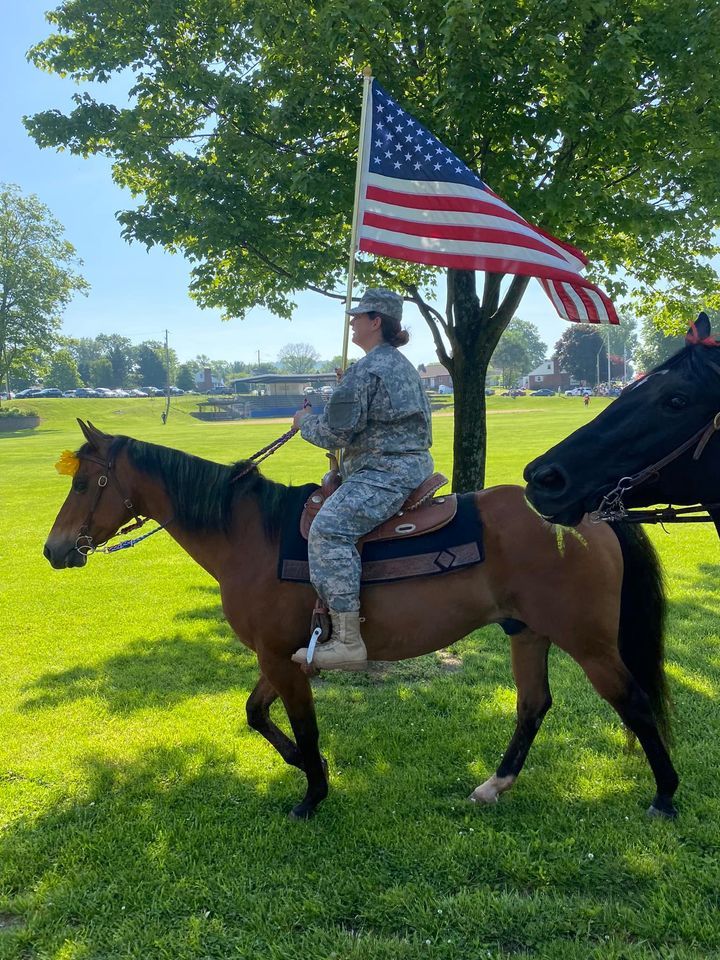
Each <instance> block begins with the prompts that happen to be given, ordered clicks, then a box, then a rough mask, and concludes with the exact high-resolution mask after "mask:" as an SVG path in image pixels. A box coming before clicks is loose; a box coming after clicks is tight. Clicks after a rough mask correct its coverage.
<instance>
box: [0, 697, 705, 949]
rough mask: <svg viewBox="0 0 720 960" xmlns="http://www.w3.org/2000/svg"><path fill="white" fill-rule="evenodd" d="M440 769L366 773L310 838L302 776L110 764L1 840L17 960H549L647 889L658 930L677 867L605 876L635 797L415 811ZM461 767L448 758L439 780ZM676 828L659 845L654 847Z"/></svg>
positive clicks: (229, 766) (550, 795)
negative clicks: (502, 947) (356, 941)
mask: <svg viewBox="0 0 720 960" xmlns="http://www.w3.org/2000/svg"><path fill="white" fill-rule="evenodd" d="M340 718H341V712H340V711H338V712H337V713H336V715H335V717H334V719H336V720H340ZM348 736H349V734H347V733H346V734H338V736H337V739H338V741H339V740H342V739H347V737H348ZM424 751H425V756H424V757H422V756H420V754H421V753H422V750H421V746H420V745H419V744H418V743H417V741H415V748H414V750H411V751H410V754H411V755H410V756H409V757H408V765H409V766H408V767H407V768H406V769H405V771H404V773H403V772H398V773H396V776H395V779H396V780H397V781H398V782H397V783H395V784H391V783H388V782H387V777H386V778H384V779H383V778H382V777H381V776H379V775H378V772H377V771H375V770H370V769H367V768H365V769H363V768H362V767H361V768H360V769H358V770H356V771H355V772H354V773H353V775H352V778H351V779H350V778H344V777H339V778H337V780H336V784H335V790H334V792H333V794H332V795H331V799H329V800H328V801H327V802H326V805H325V806H324V807H323V808H322V809H321V812H320V814H319V815H318V817H317V818H316V819H315V820H314V821H313V822H311V823H309V824H292V823H289V822H288V821H287V819H286V818H285V816H284V814H285V812H286V810H287V809H288V808H289V806H290V805H291V804H292V803H293V802H295V801H296V800H297V799H298V797H299V796H300V794H301V792H302V776H301V774H299V773H298V772H297V771H293V770H291V769H290V768H287V767H284V766H283V765H282V764H278V765H277V766H273V767H272V769H271V770H269V771H268V770H267V769H262V770H261V771H259V772H258V773H257V774H254V773H248V772H247V769H246V767H244V766H242V765H241V764H239V763H238V761H237V760H236V758H235V757H234V755H233V754H231V753H228V752H223V751H222V750H221V749H218V748H216V747H213V746H211V745H209V744H207V743H205V744H195V745H193V744H187V745H184V746H183V747H174V748H159V749H151V750H147V751H146V752H145V753H143V754H142V755H141V756H139V757H138V758H137V759H136V760H135V761H131V762H126V763H109V762H108V761H107V760H106V759H104V758H101V757H90V758H88V759H87V761H86V770H85V779H84V783H83V785H82V787H81V788H80V792H79V795H76V796H74V797H72V798H64V799H63V800H62V801H60V802H58V803H57V805H56V806H55V807H53V808H52V809H49V810H47V811H46V812H45V813H43V814H41V815H39V816H37V818H35V819H32V820H31V819H29V818H28V819H27V820H19V821H17V822H15V823H13V824H10V825H9V826H8V828H7V829H6V830H5V831H4V833H3V834H2V835H0V889H2V890H3V891H4V898H5V899H4V900H2V901H0V907H2V909H3V910H6V911H8V913H7V915H8V916H10V917H13V918H17V921H16V922H15V923H14V925H12V926H11V927H9V928H8V930H7V932H6V933H5V934H4V936H6V937H7V938H8V942H11V941H12V942H13V944H14V945H16V946H17V951H18V952H17V954H15V955H17V956H24V955H26V953H24V952H23V951H31V953H32V955H43V956H45V955H47V956H50V955H53V956H54V955H60V951H61V949H62V951H63V955H68V956H70V955H76V954H75V951H79V952H78V953H77V955H82V956H88V957H100V956H120V955H122V956H124V957H138V958H139V957H151V956H152V957H154V956H173V957H182V958H186V957H187V958H191V957H200V956H203V957H204V956H207V957H217V958H220V957H226V956H243V957H248V958H250V957H252V958H255V957H257V958H258V960H259V958H260V957H265V956H273V957H278V958H280V957H282V958H286V957H287V958H288V960H289V958H291V957H295V956H300V955H313V956H330V955H331V954H332V953H333V952H334V951H337V950H340V951H341V952H340V953H338V955H343V956H344V955H348V954H347V951H348V950H349V948H350V947H351V946H352V940H348V939H347V933H348V931H350V932H351V933H352V935H353V936H355V932H359V934H361V935H362V936H366V937H376V938H377V939H378V940H379V941H382V942H386V943H387V952H384V951H383V952H379V951H378V952H373V951H368V953H364V952H360V953H357V954H355V953H353V955H358V956H368V957H370V956H372V957H376V956H377V957H383V958H386V957H391V956H398V953H394V952H393V938H395V937H403V938H408V937H409V938H410V939H412V938H413V937H414V936H415V935H416V932H419V933H420V937H421V938H422V939H420V940H419V945H421V944H422V943H423V942H424V938H426V937H433V938H434V937H436V936H440V935H442V936H443V937H446V936H447V935H448V934H445V933H443V932H442V931H443V930H444V929H445V928H446V925H449V929H450V930H451V931H452V937H453V938H454V943H455V950H456V951H458V952H455V951H449V952H448V953H447V956H448V957H457V956H470V955H475V953H474V952H473V951H475V950H477V947H478V945H479V944H483V943H487V944H492V943H493V941H494V940H496V939H497V938H498V937H502V939H503V941H504V942H505V943H510V942H512V943H516V944H517V946H518V947H519V948H521V949H522V948H528V949H529V948H530V946H531V945H532V944H533V942H537V938H536V936H534V934H533V933H532V931H531V930H530V929H528V927H527V924H528V923H531V925H532V923H540V920H541V919H542V922H543V923H545V922H546V920H547V918H549V917H558V916H560V917H561V919H562V924H561V926H560V928H559V929H558V930H557V931H556V935H557V936H560V937H561V938H562V937H570V938H572V936H573V933H572V930H573V929H574V926H573V923H571V922H569V921H570V918H571V917H574V916H575V915H576V914H578V913H579V915H580V916H583V915H587V914H588V912H589V913H590V914H592V915H594V916H598V913H599V911H601V910H602V909H604V905H606V904H607V903H608V902H609V901H610V900H612V898H619V897H621V896H622V894H623V890H624V888H625V887H626V885H628V884H629V885H630V886H631V889H632V895H633V903H634V904H637V905H638V906H639V912H640V909H641V908H642V905H643V903H645V902H648V903H649V902H651V901H652V897H653V895H654V894H655V892H656V891H657V889H658V887H659V886H661V884H662V883H663V882H665V881H666V880H667V878H666V877H664V876H663V868H666V867H667V863H666V859H667V854H666V853H665V852H663V850H662V849H661V850H660V854H662V856H660V857H659V859H658V860H657V862H655V861H654V860H653V858H652V855H651V854H650V853H649V854H648V856H647V857H641V856H640V855H639V854H638V853H637V849H636V845H637V837H636V835H635V834H634V833H633V832H632V831H631V830H630V829H629V828H628V827H627V826H626V827H625V829H624V830H623V829H622V828H620V827H616V828H615V835H614V837H613V839H612V841H611V842H609V843H608V845H607V847H606V849H605V853H604V858H603V860H602V862H600V861H601V856H600V850H599V848H598V846H597V845H596V844H597V842H598V838H597V836H596V835H595V836H593V835H592V833H590V836H588V833H587V829H588V828H586V827H585V826H583V818H585V817H587V818H588V820H590V821H596V822H598V823H601V824H603V828H604V829H606V830H607V829H608V825H609V824H611V823H612V822H613V821H614V820H615V818H616V815H617V810H618V808H619V807H620V808H623V809H627V808H628V798H627V796H625V797H622V796H621V797H620V801H618V797H617V796H614V797H603V798H600V799H596V800H594V801H593V802H588V801H580V800H578V799H575V800H574V801H570V802H568V800H567V798H565V797H563V796H562V791H561V789H560V787H561V784H560V783H559V782H558V781H557V780H554V779H553V778H544V780H543V783H542V786H541V789H540V790H538V789H536V790H535V791H531V792H529V795H528V796H526V797H525V798H524V799H521V800H519V802H513V803H510V804H506V805H500V806H498V807H497V808H492V809H485V808H482V809H476V808H474V807H471V806H470V805H469V804H463V803H462V802H458V803H457V806H451V805H450V804H449V803H448V802H447V800H446V799H445V798H443V797H437V796H433V793H432V792H428V793H426V794H423V795H420V793H419V790H418V786H417V783H416V789H415V790H414V791H413V792H410V791H409V788H410V787H411V786H412V782H413V780H415V781H417V780H418V773H420V779H421V780H422V783H421V784H420V788H421V789H422V790H423V791H424V790H426V789H427V788H428V786H430V787H432V785H433V783H434V779H433V778H432V777H431V778H430V779H429V780H428V779H427V778H424V779H423V778H422V773H421V771H422V768H421V767H420V766H415V767H413V766H411V765H412V764H415V763H417V761H419V760H420V761H421V762H422V761H423V760H424V762H425V763H426V764H427V760H428V757H427V747H425V748H424ZM413 754H414V755H413ZM361 759H362V758H361ZM460 759H461V758H460V757H459V756H458V752H457V750H456V747H455V745H454V744H452V743H450V744H449V745H446V746H445V749H444V751H443V756H442V759H441V761H440V763H439V764H438V769H439V771H440V772H441V773H442V775H443V776H445V775H446V773H447V771H446V769H445V768H446V767H447V766H448V764H449V763H454V764H457V763H458V761H459V760H460ZM553 784H555V786H554V787H553ZM454 789H455V792H456V793H457V790H458V786H457V784H454ZM548 811H549V812H550V816H548ZM618 819H621V818H618ZM633 819H635V818H633ZM658 826H659V825H657V824H655V825H648V826H647V831H648V834H649V837H655V838H657V837H658V830H657V827H658ZM643 829H645V827H643ZM651 830H652V832H651ZM661 837H662V831H661ZM649 846H650V847H651V848H652V842H650V841H649ZM588 849H595V850H596V851H598V855H597V859H598V862H597V863H595V862H594V859H593V860H590V859H589V858H588V855H587V851H588ZM700 886H702V883H700ZM713 890H714V887H713ZM695 894H696V896H698V897H699V898H702V897H704V896H705V891H704V889H702V890H699V889H697V888H696V889H695ZM538 897H539V898H540V900H539V902H536V898H538ZM550 902H551V904H552V905H549V904H550ZM439 905H442V906H439ZM536 907H541V908H542V909H541V912H543V914H544V915H543V917H542V918H540V915H539V914H538V911H537V909H536ZM443 914H444V916H442V917H441V916H440V915H443ZM623 923H627V918H626V917H624V918H622V920H621V922H620V925H621V926H622V924H623ZM551 926H552V925H551ZM308 931H309V932H310V934H311V942H312V943H313V944H314V946H315V953H312V954H307V953H306V950H304V949H303V940H304V937H305V936H306V932H308ZM563 931H564V932H563ZM655 936H657V937H662V930H661V929H658V930H657V931H656V934H655ZM326 940H327V941H328V942H327V945H326V946H325V941H326ZM441 942H444V941H441ZM1 947H2V944H1V943H0V948H1ZM343 949H345V951H346V952H345V953H343V952H342V950H343ZM323 951H324V952H323ZM400 955H402V956H410V954H400ZM8 956H10V954H8ZM412 956H413V957H414V956H415V954H414V953H412ZM442 956H443V957H444V956H445V954H442Z"/></svg>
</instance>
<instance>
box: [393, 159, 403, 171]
mask: <svg viewBox="0 0 720 960" xmlns="http://www.w3.org/2000/svg"><path fill="white" fill-rule="evenodd" d="M401 166H402V164H401V163H400V161H399V160H396V161H395V163H394V164H393V167H395V169H396V170H399V169H400V167H401Z"/></svg>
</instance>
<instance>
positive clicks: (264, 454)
mask: <svg viewBox="0 0 720 960" xmlns="http://www.w3.org/2000/svg"><path fill="white" fill-rule="evenodd" d="M307 409H312V404H311V403H310V402H309V401H308V399H307V397H306V398H305V400H304V401H303V410H307ZM299 429H300V428H299V427H291V428H290V429H289V430H288V431H286V432H285V433H283V434H282V436H280V437H278V438H277V439H276V440H273V441H272V443H269V444H268V445H267V446H266V447H263V448H262V449H261V450H257V451H256V452H255V453H253V454H252V455H251V456H249V457H248V463H247V466H245V467H243V469H242V470H241V471H240V473H236V474H235V476H234V477H231V478H230V483H235V481H236V480H240V479H241V478H242V477H246V476H247V475H248V474H249V473H250V472H251V471H252V470H254V469H255V467H257V465H258V464H259V463H262V462H263V460H267V458H268V457H271V456H272V455H273V454H274V453H276V452H277V451H278V450H279V449H280V447H282V445H283V444H285V443H287V442H288V440H292V438H293V437H294V436H295V434H296V433H298V431H299Z"/></svg>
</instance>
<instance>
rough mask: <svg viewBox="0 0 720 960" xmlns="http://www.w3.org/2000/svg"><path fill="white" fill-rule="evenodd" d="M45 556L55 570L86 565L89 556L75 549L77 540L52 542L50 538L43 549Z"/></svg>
mask: <svg viewBox="0 0 720 960" xmlns="http://www.w3.org/2000/svg"><path fill="white" fill-rule="evenodd" d="M43 556H44V557H45V559H46V560H48V561H49V562H50V566H51V567H53V568H54V569H55V570H64V569H65V568H66V567H84V566H85V564H86V563H87V557H86V556H84V555H83V554H82V553H80V551H79V550H76V549H75V541H74V540H73V541H72V543H68V541H67V540H62V541H55V542H52V541H51V540H48V541H47V543H46V544H45V547H44V549H43Z"/></svg>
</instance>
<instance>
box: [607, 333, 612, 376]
mask: <svg viewBox="0 0 720 960" xmlns="http://www.w3.org/2000/svg"><path fill="white" fill-rule="evenodd" d="M607 338H608V342H607V367H608V390H609V389H610V379H611V378H610V324H608V325H607Z"/></svg>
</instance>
